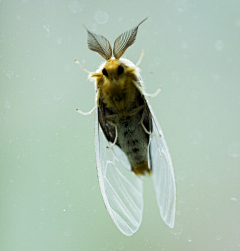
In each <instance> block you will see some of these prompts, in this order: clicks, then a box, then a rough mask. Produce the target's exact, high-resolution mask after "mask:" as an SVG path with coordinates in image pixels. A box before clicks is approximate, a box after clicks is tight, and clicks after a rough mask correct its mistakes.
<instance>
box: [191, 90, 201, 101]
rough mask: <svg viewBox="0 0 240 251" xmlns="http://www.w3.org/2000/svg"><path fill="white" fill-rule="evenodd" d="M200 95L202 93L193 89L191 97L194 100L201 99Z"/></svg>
mask: <svg viewBox="0 0 240 251" xmlns="http://www.w3.org/2000/svg"><path fill="white" fill-rule="evenodd" d="M199 96H200V93H199V92H198V91H192V92H191V98H192V99H193V100H198V99H199Z"/></svg>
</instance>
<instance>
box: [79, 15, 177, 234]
mask: <svg viewBox="0 0 240 251" xmlns="http://www.w3.org/2000/svg"><path fill="white" fill-rule="evenodd" d="M145 20H146V19H144V20H143V21H142V22H141V23H143V22H144V21H145ZM141 23H139V24H138V25H137V26H136V27H134V28H133V29H131V30H129V31H126V32H124V33H123V34H121V35H120V36H119V37H118V38H117V39H116V40H115V43H114V47H113V50H112V48H111V45H110V43H109V41H108V40H107V39H106V38H105V37H103V36H101V35H97V34H95V33H92V32H90V31H89V30H88V29H87V33H88V39H87V42H88V47H89V49H90V50H92V51H96V52H97V53H99V54H100V55H101V56H102V57H103V58H104V59H105V60H106V61H105V62H104V63H103V64H101V66H100V67H99V69H98V70H97V71H96V72H88V71H87V70H86V69H84V68H83V67H82V66H81V64H80V63H79V61H76V63H78V64H79V65H80V66H81V67H82V68H83V70H84V71H86V72H88V73H89V79H90V80H92V81H94V82H95V86H96V99H95V102H96V104H95V107H94V108H93V109H92V110H91V111H90V112H88V113H83V112H82V111H80V110H78V109H77V111H78V112H79V113H81V114H85V115H88V114H91V113H93V112H94V111H95V151H96V162H97V173H98V180H99V185H100V190H101V194H102V197H103V201H104V203H105V206H106V208H107V211H108V213H109V215H110V216H111V218H112V219H113V221H114V223H115V224H116V226H117V227H118V228H119V230H120V231H121V232H122V233H123V234H125V235H127V236H131V235H132V234H134V233H135V232H136V231H137V230H138V228H139V226H140V224H141V221H142V212H143V179H142V176H143V175H145V174H151V177H152V179H153V182H154V187H155V191H156V197H157V202H158V206H159V209H160V214H161V217H162V219H163V220H164V222H165V223H166V224H167V225H168V226H169V227H171V228H172V227H173V226H174V219H175V204H176V187H175V178H174V171H173V165H172V161H171V157H170V154H169V151H168V148H167V145H166V142H165V140H164V136H163V133H162V130H161V128H160V126H159V125H158V122H157V119H156V117H155V116H154V114H153V111H152V109H151V108H150V106H149V104H148V101H147V99H146V97H147V96H148V94H146V93H145V91H144V86H143V81H142V78H141V76H140V74H139V68H138V65H139V63H137V64H136V65H135V64H133V63H132V62H131V61H129V60H127V59H125V58H122V55H123V54H124V52H125V51H126V49H127V48H128V47H129V46H131V45H132V44H133V43H134V41H135V39H136V36H137V31H138V27H139V25H140V24H141ZM112 53H113V56H114V57H112ZM140 61H141V60H140ZM140 61H139V62H140ZM152 96H153V95H152Z"/></svg>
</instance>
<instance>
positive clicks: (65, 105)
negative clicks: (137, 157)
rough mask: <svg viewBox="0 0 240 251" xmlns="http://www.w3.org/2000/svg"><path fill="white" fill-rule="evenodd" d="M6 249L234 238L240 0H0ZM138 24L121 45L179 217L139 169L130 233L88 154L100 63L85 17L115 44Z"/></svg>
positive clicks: (220, 246)
mask: <svg viewBox="0 0 240 251" xmlns="http://www.w3.org/2000/svg"><path fill="white" fill-rule="evenodd" d="M0 13H1V15H0V25H1V28H0V44H1V50H0V59H1V62H0V63H1V66H0V69H1V76H0V115H1V117H0V123H1V124H0V125H1V132H0V133H1V139H0V146H1V149H0V156H1V157H0V195H1V201H0V203H1V205H0V206H1V207H0V250H1V251H53V250H57V251H60V250H62V251H66V250H68V251H76V250H89V251H92V250H94V251H95V250H109V251H114V250H130V251H132V250H133V251H134V250H154V251H155V250H160V251H163V250H164V251H167V250H170V251H172V250H174V251H175V250H183V251H187V250H204V251H205V250H210V251H215V250H227V251H229V250H234V251H235V250H240V215H239V213H240V210H239V209H240V205H239V203H240V189H239V188H240V106H239V105H240V49H239V48H240V2H239V1H237V0H236V1H235V0H232V1H226V0H212V1H207V0H201V1H200V0H191V1H190V0H165V1H156V0H155V1H151V0H146V1H135V0H134V1H125V0H122V1H93V0H89V1H63V0H58V1H57V0H55V1H54V0H52V1H51V0H49V1H47V0H45V1H33V0H22V1H20V0H19V1H17V0H16V1H9V0H2V1H1V2H0ZM145 17H149V19H148V20H147V21H146V22H144V23H143V24H142V25H141V26H140V27H139V32H138V36H137V39H136V43H135V44H134V45H133V46H132V47H131V48H129V50H128V51H127V52H126V54H125V56H126V57H127V58H128V59H130V60H131V61H133V62H136V61H137V60H138V57H139V55H140V51H141V50H142V49H144V50H145V52H146V54H145V57H144V59H143V62H142V64H141V70H142V71H141V74H142V76H143V79H144V81H145V85H146V87H147V91H148V92H149V93H152V92H154V91H155V90H156V89H157V88H158V87H159V86H160V87H162V88H163V89H162V92H161V94H160V95H158V96H157V97H156V98H154V99H151V100H150V104H151V105H152V108H153V110H154V111H155V114H156V116H157V118H158V120H159V123H160V125H161V127H162V129H163V131H164V134H165V137H166V139H167V143H168V146H169V149H170V152H171V155H172V159H173V163H174V168H175V174H176V179H177V211H176V225H175V227H174V229H169V228H168V227H167V226H166V225H165V224H164V223H163V221H162V220H161V218H160V215H159V211H158V208H157V204H156V200H155V194H154V190H153V184H152V181H151V179H149V178H146V179H145V180H144V213H143V221H142V225H141V227H140V229H139V230H138V232H137V233H136V234H135V235H133V236H132V237H125V236H124V235H123V234H122V233H120V231H119V230H118V229H117V228H116V227H115V225H114V223H113V222H112V220H111V218H110V217H109V215H108V213H107V211H106V209H105V207H104V204H103V201H102V198H101V194H100V190H99V187H98V181H97V173H96V167H95V153H94V116H93V115H92V116H82V115H80V114H77V113H76V112H75V109H76V108H80V109H82V110H83V111H88V110H90V109H91V108H92V107H93V105H94V86H93V84H92V83H91V82H88V81H87V74H85V72H83V71H82V70H81V69H80V68H79V67H78V66H77V65H76V64H74V60H75V59H79V61H80V62H81V63H82V64H83V65H84V67H86V68H87V69H88V70H89V71H95V70H96V69H97V67H98V66H99V64H100V63H101V62H102V61H103V59H102V58H101V57H100V56H99V55H98V54H97V53H94V52H92V51H90V50H89V49H88V48H87V43H86V40H87V34H86V31H85V29H84V27H83V26H82V25H83V24H85V25H86V26H87V27H88V28H89V29H90V30H91V31H93V32H96V33H98V34H101V35H104V36H105V37H106V38H107V39H109V41H110V42H111V43H113V42H114V40H115V39H116V38H117V37H118V36H119V35H120V34H121V33H122V32H124V31H126V30H129V29H131V28H133V27H134V26H136V25H137V24H138V23H139V22H140V21H141V20H143V19H144V18H145Z"/></svg>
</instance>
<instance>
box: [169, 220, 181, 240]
mask: <svg viewBox="0 0 240 251" xmlns="http://www.w3.org/2000/svg"><path fill="white" fill-rule="evenodd" d="M169 231H170V233H172V234H174V236H175V237H176V238H177V239H179V238H180V235H181V233H182V232H183V228H182V226H181V225H180V224H179V223H178V222H175V224H174V227H173V228H172V229H170V230H169Z"/></svg>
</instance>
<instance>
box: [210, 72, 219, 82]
mask: <svg viewBox="0 0 240 251" xmlns="http://www.w3.org/2000/svg"><path fill="white" fill-rule="evenodd" d="M211 77H212V80H213V81H214V82H217V81H218V80H219V79H220V77H219V75H218V74H215V73H213V74H212V76H211Z"/></svg>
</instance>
